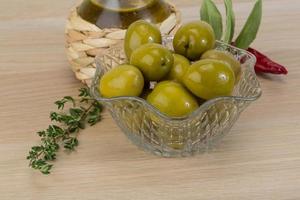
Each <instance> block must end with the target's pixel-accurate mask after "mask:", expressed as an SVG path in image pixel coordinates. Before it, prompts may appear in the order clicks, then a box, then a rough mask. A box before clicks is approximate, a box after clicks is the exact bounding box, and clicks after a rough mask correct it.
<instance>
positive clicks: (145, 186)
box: [0, 0, 300, 200]
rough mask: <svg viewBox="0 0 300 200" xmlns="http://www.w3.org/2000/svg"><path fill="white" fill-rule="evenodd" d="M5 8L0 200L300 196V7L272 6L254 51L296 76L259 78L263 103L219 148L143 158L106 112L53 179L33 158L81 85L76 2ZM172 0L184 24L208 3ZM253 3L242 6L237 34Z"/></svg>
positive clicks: (0, 40)
mask: <svg viewBox="0 0 300 200" xmlns="http://www.w3.org/2000/svg"><path fill="white" fill-rule="evenodd" d="M0 2H1V7H0V199H1V200H8V199H13V200H16V199H17V200H19V199H22V200H27V199H43V200H44V199H46V200H48V199H59V200H62V199H78V200H82V199H85V200H94V199H95V200H96V199H97V200H98V199H101V200H102V199H104V200H111V199H122V200H127V199H128V200H132V199H138V200H140V199H141V200H148V199H149V200H153V199H172V200H177V199H178V200H179V199H180V200H182V199H192V200H196V199H197V200H199V199H207V200H219V199H220V200H222V199H226V200H227V199H228V200H240V199H243V200H245V199H249V200H250V199H251V200H252V199H256V200H258V199H267V200H269V199H272V200H273V199H276V200H277V199H278V200H283V199H284V200H298V199H300V114H299V113H300V89H299V88H300V66H299V63H300V56H299V53H300V35H299V33H300V28H299V20H300V1H298V0H285V1H284V2H283V1H282V0H264V18H263V23H262V28H261V30H260V33H259V35H258V39H257V40H256V42H255V44H253V46H255V47H257V48H258V49H262V50H263V51H264V52H265V53H266V54H268V55H269V56H270V57H272V58H273V59H274V60H276V61H278V62H280V63H282V64H284V65H286V66H287V67H288V69H289V75H288V76H286V77H283V76H276V77H275V76H260V77H259V80H260V81H261V85H262V88H263V92H264V93H263V96H262V98H261V99H260V100H259V101H257V102H256V103H254V104H253V105H251V106H250V107H249V108H248V109H247V110H246V111H245V112H244V113H243V115H242V116H241V118H240V119H239V120H238V123H237V124H236V125H235V126H234V127H233V129H232V131H231V134H230V135H229V136H227V137H226V138H225V139H224V140H223V142H222V143H221V144H220V145H219V146H218V148H217V149H216V150H215V151H213V152H211V153H209V154H204V155H199V156H196V157H193V158H182V159H164V158H159V157H156V156H153V155H150V154H148V153H144V152H143V151H141V150H138V149H137V148H136V147H135V146H133V145H132V144H131V143H130V142H129V141H128V140H127V139H126V138H125V136H124V134H123V133H122V132H121V131H120V130H119V128H118V127H117V126H116V125H115V123H114V122H113V121H112V119H111V117H110V116H109V115H108V114H107V113H105V114H104V118H105V119H104V121H103V122H102V123H100V124H98V125H97V126H95V127H93V128H89V129H87V130H86V131H84V132H83V133H82V134H81V135H80V146H79V148H78V150H77V152H75V153H72V154H70V155H66V154H65V153H63V152H61V153H60V154H59V156H58V160H57V162H55V168H54V169H53V172H52V174H51V175H50V176H43V175H41V174H40V173H38V172H36V171H33V170H31V169H29V168H28V167H27V164H28V162H27V161H26V160H25V157H26V155H27V152H28V150H29V148H30V147H31V146H32V145H35V144H38V143H39V138H38V137H37V136H36V134H35V132H36V131H37V130H41V129H44V128H46V127H47V125H48V123H49V119H48V114H49V112H50V111H51V110H53V109H54V105H53V102H54V101H55V100H57V99H58V98H60V97H62V96H64V95H74V94H76V93H77V89H78V88H79V87H80V86H81V85H80V83H78V82H77V81H76V80H75V78H74V76H73V74H72V72H71V70H70V69H69V66H68V63H67V60H66V57H65V54H64V38H63V32H64V23H65V18H66V16H67V13H68V10H69V8H71V7H72V5H73V4H74V2H75V1H71V0H68V1H61V0H51V1H39V0H27V1H23V0H10V1H4V0H1V1H0ZM173 2H175V3H176V4H177V5H178V6H179V8H180V9H181V10H182V12H183V19H184V21H188V20H193V19H198V9H199V5H200V1H196V0H195V1H183V0H174V1H173ZM218 2H221V1H218ZM252 3H253V1H251V0H242V1H234V4H235V10H236V16H237V26H238V29H240V27H241V24H242V23H243V22H244V21H245V19H246V16H247V14H248V13H249V11H250V9H251V6H252ZM220 6H221V4H220ZM222 10H224V9H222Z"/></svg>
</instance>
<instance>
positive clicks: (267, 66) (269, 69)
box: [248, 48, 288, 74]
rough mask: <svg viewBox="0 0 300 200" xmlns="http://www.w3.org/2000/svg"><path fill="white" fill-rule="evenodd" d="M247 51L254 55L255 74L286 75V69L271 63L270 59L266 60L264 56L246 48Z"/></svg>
mask: <svg viewBox="0 0 300 200" xmlns="http://www.w3.org/2000/svg"><path fill="white" fill-rule="evenodd" d="M248 51H249V52H250V53H252V54H253V55H255V57H256V59H257V62H256V65H255V72H256V73H271V74H287V73H288V71H287V69H286V68H285V67H284V66H282V65H280V64H278V63H276V62H274V61H272V60H271V59H270V58H268V57H267V56H266V55H264V54H262V53H261V52H259V51H257V50H255V49H252V48H248Z"/></svg>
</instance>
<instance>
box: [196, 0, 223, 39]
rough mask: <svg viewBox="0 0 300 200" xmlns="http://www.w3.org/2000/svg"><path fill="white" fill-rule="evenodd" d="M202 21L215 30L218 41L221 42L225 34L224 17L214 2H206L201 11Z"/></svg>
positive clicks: (209, 0)
mask: <svg viewBox="0 0 300 200" xmlns="http://www.w3.org/2000/svg"><path fill="white" fill-rule="evenodd" d="M200 16H201V20H203V21H206V22H207V23H209V24H210V25H211V26H212V28H213V29H214V32H215V35H216V39H217V40H220V39H221V37H222V34H223V24H222V15H221V13H220V11H219V10H218V8H217V6H216V5H215V3H214V2H213V1H212V0H204V1H203V3H202V6H201V10H200Z"/></svg>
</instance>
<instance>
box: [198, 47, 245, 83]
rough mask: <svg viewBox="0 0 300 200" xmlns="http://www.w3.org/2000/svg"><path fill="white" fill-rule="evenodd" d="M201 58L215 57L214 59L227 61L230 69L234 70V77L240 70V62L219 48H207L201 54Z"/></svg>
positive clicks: (237, 75)
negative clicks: (207, 49)
mask: <svg viewBox="0 0 300 200" xmlns="http://www.w3.org/2000/svg"><path fill="white" fill-rule="evenodd" d="M201 59H216V60H221V61H225V62H227V63H228V64H229V65H230V66H231V68H232V70H233V71H234V74H235V77H236V78H237V77H239V74H240V72H241V64H240V62H239V61H237V60H236V59H235V58H234V57H233V55H231V54H230V53H227V52H225V51H220V50H209V51H207V52H205V53H204V54H203V55H202V56H201Z"/></svg>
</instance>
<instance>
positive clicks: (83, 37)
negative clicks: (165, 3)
mask: <svg viewBox="0 0 300 200" xmlns="http://www.w3.org/2000/svg"><path fill="white" fill-rule="evenodd" d="M170 7H171V9H172V14H171V15H170V16H169V17H168V18H167V19H166V20H165V21H163V22H162V23H160V24H157V26H158V27H159V29H160V31H161V33H162V34H163V35H170V34H173V33H174V32H175V31H176V30H177V28H178V26H179V24H180V20H181V16H180V13H179V12H178V10H177V9H176V8H175V6H173V5H171V4H170ZM125 33H126V30H124V29H118V28H105V29H100V28H99V27H97V26H96V25H94V24H91V23H90V22H87V21H85V20H84V19H82V18H81V17H80V16H79V15H78V14H77V9H76V8H75V9H72V11H71V13H70V15H69V17H68V20H67V25H66V29H65V35H66V52H67V56H68V60H69V62H70V64H71V67H72V70H73V71H74V73H75V75H76V78H77V79H79V80H80V81H82V82H83V83H85V84H87V85H91V80H92V79H93V77H94V75H95V72H96V64H95V62H94V59H95V56H96V55H98V54H100V53H101V52H103V51H104V50H106V49H107V48H109V47H110V46H112V45H116V44H117V43H120V42H123V40H124V37H125Z"/></svg>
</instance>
